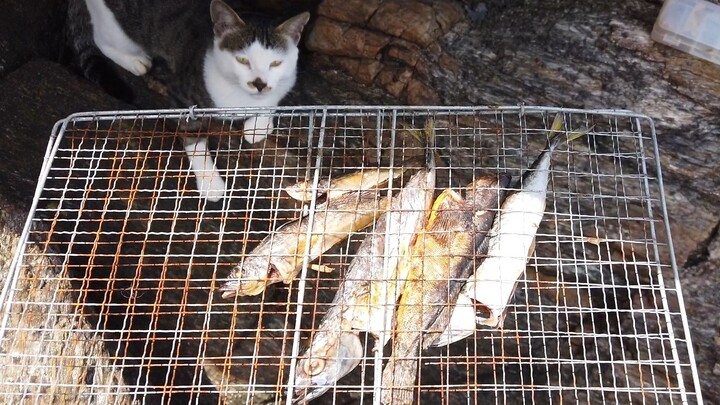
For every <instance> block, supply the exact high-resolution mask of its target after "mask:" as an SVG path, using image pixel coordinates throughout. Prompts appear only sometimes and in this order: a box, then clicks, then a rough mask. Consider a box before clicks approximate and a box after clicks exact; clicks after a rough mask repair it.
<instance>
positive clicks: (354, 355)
mask: <svg viewBox="0 0 720 405" xmlns="http://www.w3.org/2000/svg"><path fill="white" fill-rule="evenodd" d="M434 189H435V170H434V168H433V169H423V170H421V171H419V172H418V173H416V174H415V175H413V176H412V177H411V178H410V179H409V180H408V181H407V183H406V184H405V186H404V187H403V189H402V190H401V191H400V192H399V193H398V195H396V196H395V197H394V198H393V202H392V204H391V206H390V208H389V209H388V211H387V212H386V213H385V214H383V215H382V216H381V217H380V219H379V220H378V221H377V223H376V224H375V227H374V229H372V233H371V234H370V235H368V236H367V237H366V238H365V240H364V241H363V243H362V244H361V245H360V247H359V248H358V251H357V253H356V254H355V258H354V259H353V261H352V262H351V263H350V266H349V267H348V270H347V273H346V274H345V277H344V278H343V280H342V282H341V284H340V286H339V288H338V292H337V294H336V295H335V299H334V300H333V303H332V305H331V309H330V310H329V311H328V313H327V314H326V315H325V316H324V317H323V319H322V321H321V322H320V326H319V327H318V328H317V331H316V332H315V334H314V335H313V338H312V340H311V344H310V347H309V348H308V349H307V350H306V351H305V352H304V353H303V355H302V356H300V359H299V360H298V363H297V366H296V369H295V376H294V378H295V387H296V394H295V395H296V397H295V401H296V402H306V401H310V400H312V399H314V398H317V397H319V396H320V395H322V394H323V393H325V392H326V391H327V390H328V389H330V387H332V385H333V384H334V383H335V382H336V381H337V380H339V379H340V378H342V377H343V376H345V375H346V374H348V373H349V372H350V371H352V370H353V369H354V368H355V367H357V365H358V364H360V361H361V359H362V357H363V356H362V355H363V354H364V351H363V350H362V345H361V344H360V338H359V336H358V333H359V331H364V332H368V333H371V334H372V335H373V336H375V338H376V340H377V341H378V342H377V344H378V345H379V346H380V347H382V346H384V345H385V343H386V341H387V338H386V337H381V334H382V332H384V330H388V329H389V327H390V325H391V324H390V322H391V321H392V309H393V308H394V303H395V301H396V300H397V295H396V293H395V292H394V291H395V289H396V287H397V285H395V284H393V285H388V283H389V282H390V281H391V280H393V278H394V277H397V272H396V267H397V263H398V261H399V258H400V257H402V255H404V254H406V253H405V252H406V251H407V250H408V249H409V247H410V245H411V244H412V241H413V240H414V238H415V235H416V234H417V232H418V231H419V230H420V229H421V227H422V224H423V223H424V222H425V217H426V215H427V211H428V209H429V208H430V205H431V203H432V196H433V194H434ZM381 287H382V288H381ZM372 291H379V292H378V293H375V294H373V293H372ZM391 291H392V293H391ZM387 335H388V336H389V334H387ZM358 345H360V346H359V347H358ZM358 354H359V355H358Z"/></svg>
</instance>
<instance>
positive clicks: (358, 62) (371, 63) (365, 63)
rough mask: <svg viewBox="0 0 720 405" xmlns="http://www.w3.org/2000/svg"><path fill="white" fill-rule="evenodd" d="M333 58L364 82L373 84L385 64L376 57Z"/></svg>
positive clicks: (354, 76) (359, 80) (350, 73)
mask: <svg viewBox="0 0 720 405" xmlns="http://www.w3.org/2000/svg"><path fill="white" fill-rule="evenodd" d="M332 60H333V61H334V62H335V63H336V64H337V65H338V66H340V67H341V68H342V69H343V70H344V71H345V72H347V73H348V74H349V75H351V76H352V77H353V78H355V80H357V81H358V82H360V83H362V84H371V83H372V82H373V81H374V80H375V78H376V77H377V75H378V73H380V71H381V70H382V68H383V64H382V63H380V62H378V61H376V60H374V59H365V58H346V57H343V56H334V57H332Z"/></svg>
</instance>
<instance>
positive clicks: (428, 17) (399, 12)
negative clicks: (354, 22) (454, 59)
mask: <svg viewBox="0 0 720 405" xmlns="http://www.w3.org/2000/svg"><path fill="white" fill-rule="evenodd" d="M368 26H369V27H370V28H373V29H376V30H378V31H382V32H385V33H386V34H390V35H392V36H394V37H398V38H403V39H406V40H408V41H410V42H414V43H416V44H418V45H420V46H422V47H426V46H428V45H430V44H431V43H432V42H433V41H435V40H437V39H438V38H439V37H440V35H442V30H441V29H440V24H438V22H437V21H436V20H435V10H433V8H432V6H430V5H427V4H424V3H421V2H419V1H414V0H385V1H383V2H382V3H380V7H378V9H377V11H376V12H375V14H374V15H373V16H372V18H371V19H370V22H369V23H368Z"/></svg>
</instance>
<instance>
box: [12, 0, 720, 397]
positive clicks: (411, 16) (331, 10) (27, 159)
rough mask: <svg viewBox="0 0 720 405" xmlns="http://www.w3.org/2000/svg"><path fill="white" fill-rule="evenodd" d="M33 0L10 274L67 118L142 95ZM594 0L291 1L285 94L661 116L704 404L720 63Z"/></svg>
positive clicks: (17, 41) (16, 52)
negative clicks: (84, 63)
mask: <svg viewBox="0 0 720 405" xmlns="http://www.w3.org/2000/svg"><path fill="white" fill-rule="evenodd" d="M25 3H27V2H11V1H0V6H2V7H3V10H5V12H4V13H3V15H2V16H0V22H2V23H0V94H2V97H1V98H0V116H2V117H3V125H2V126H0V138H1V139H2V143H3V145H4V147H3V148H2V149H0V173H2V181H1V182H0V198H1V199H2V201H3V216H2V217H0V219H1V220H2V221H3V222H2V224H0V225H2V232H3V234H2V239H0V241H2V258H0V265H1V266H0V267H1V271H0V279H2V280H4V279H5V277H6V275H7V269H8V267H9V261H10V257H11V251H12V247H13V245H14V243H15V241H16V240H17V235H18V234H19V232H20V229H21V225H22V223H23V220H24V218H22V217H23V215H24V213H26V212H27V211H28V209H29V205H30V202H31V201H32V196H33V193H34V188H35V183H36V179H37V176H38V173H39V171H40V167H41V165H42V160H43V156H44V153H45V150H46V147H47V142H48V136H49V134H50V130H51V129H52V127H53V125H54V124H55V122H56V121H57V120H59V119H62V118H64V117H66V116H67V115H69V114H71V113H73V112H78V111H90V110H116V109H127V108H132V107H133V106H132V105H130V104H128V103H127V102H124V101H120V100H116V99H114V98H112V97H110V96H108V95H107V94H105V93H103V92H102V90H101V89H99V88H98V87H97V86H95V85H93V84H91V83H89V82H87V81H85V80H84V79H82V78H81V77H79V76H78V74H77V73H76V71H77V70H76V68H75V67H73V66H72V64H71V63H70V62H69V61H70V58H68V55H67V53H66V52H65V51H64V48H63V46H62V44H63V39H62V25H63V19H64V15H65V2H64V1H61V0H42V1H38V2H34V3H33V4H32V5H30V3H27V4H25ZM257 3H261V4H264V7H266V11H277V10H278V9H280V10H283V11H287V10H285V9H284V8H285V7H286V6H285V2H283V1H273V2H257ZM586 3H587V4H586ZM586 3H579V2H575V1H571V0H550V1H544V2H542V3H539V2H536V3H532V2H530V4H528V2H525V1H520V0H505V1H501V0H490V1H484V2H482V1H477V0H466V1H457V2H453V1H435V0H417V1H415V0H384V1H381V0H373V1H361V0H346V1H342V2H340V1H336V0H324V1H304V2H294V5H293V7H294V9H293V10H291V11H292V12H295V11H296V10H295V9H297V8H300V6H303V7H307V8H310V9H312V10H313V13H314V15H313V19H312V20H311V24H310V25H309V27H308V30H307V32H306V35H305V39H304V47H305V48H304V49H303V51H304V54H303V59H302V61H301V72H300V76H299V81H298V86H297V88H296V90H295V91H294V92H293V93H292V94H291V96H290V97H289V98H288V100H287V102H288V103H289V104H376V103H377V104H398V103H408V104H460V105H516V104H518V103H525V104H528V105H551V106H563V107H581V108H626V109H630V110H634V111H638V112H642V113H645V114H647V115H649V116H651V117H652V118H653V119H654V120H655V124H656V128H657V132H658V144H659V148H660V156H661V163H662V169H663V175H664V179H665V192H666V197H667V204H668V212H669V218H670V223H671V228H672V235H673V238H674V246H675V253H676V259H677V263H678V265H679V267H680V281H681V284H682V289H683V293H684V299H685V307H686V310H687V314H688V321H689V324H690V330H691V331H692V334H693V335H692V338H693V347H694V349H695V356H696V363H697V366H698V369H699V372H700V380H701V385H702V389H703V392H704V395H705V401H706V403H714V401H716V399H715V398H720V391H719V388H718V387H720V318H719V317H718V316H717V310H718V308H720V295H719V294H717V288H718V286H720V269H719V267H720V233H719V232H718V227H719V225H720V211H719V210H718V209H717V204H716V200H717V198H718V197H720V193H719V192H718V190H720V174H718V172H717V168H718V158H717V154H718V153H720V119H719V118H718V117H720V114H718V113H720V102H719V101H718V97H717V95H718V94H720V66H715V65H712V64H710V63H708V62H704V61H701V60H699V59H696V58H694V57H691V56H689V55H686V54H683V53H681V52H679V51H675V50H673V49H671V48H668V47H665V46H662V45H659V44H656V43H654V42H653V41H652V40H651V39H650V36H649V33H650V31H651V29H652V24H653V21H654V19H655V17H656V16H657V13H658V11H659V8H660V6H661V2H660V1H653V0H631V1H626V2H614V1H595V2H586ZM246 7H248V8H252V7H253V5H252V4H250V5H247V3H246ZM139 85H142V82H141V83H140V84H139ZM328 89H332V91H328ZM33 288H34V287H33ZM49 288H52V289H55V290H57V286H53V287H49ZM40 289H42V288H40ZM64 289H65V288H61V290H64ZM39 299H41V300H43V299H45V298H39ZM54 299H55V300H56V301H58V302H62V301H63V300H65V301H66V302H72V300H73V299H74V298H73V297H72V296H71V295H68V296H62V297H55V298H54ZM62 308H63V307H59V309H58V310H62ZM74 321H75V318H73V317H68V318H67V319H64V320H62V321H61V322H65V324H64V325H73V324H72V322H74ZM65 327H66V328H77V329H78V330H83V328H87V325H75V326H65ZM80 335H81V336H85V334H82V333H81V334H80ZM53 340H57V341H64V340H68V341H70V343H69V344H70V345H75V346H73V347H76V348H81V349H77V350H76V351H75V352H76V353H84V354H83V356H87V355H88V354H87V353H97V352H96V350H98V349H97V347H96V346H92V344H91V343H90V344H89V345H90V346H87V345H88V343H87V342H86V341H84V340H83V339H78V342H73V341H72V339H68V338H67V336H64V335H59V336H57V337H54V338H53ZM14 341H17V339H14ZM88 347H89V348H88ZM3 349H4V350H5V351H6V352H8V351H11V350H18V349H17V348H7V347H5V348H3ZM46 349H47V350H56V349H57V348H56V347H55V346H52V345H48V346H47V347H46ZM33 350H35V349H33ZM66 350H71V349H66ZM72 350H74V349H72ZM95 355H96V354H91V356H95ZM98 357H99V356H98ZM7 358H10V357H6V359H7ZM83 367H85V370H86V371H85V372H80V373H79V374H77V375H76V376H75V378H77V379H78V380H79V381H81V382H80V383H78V384H80V385H82V384H85V385H88V386H92V383H93V382H94V383H102V382H103V381H110V380H112V379H113V378H116V376H115V375H113V374H112V373H109V374H107V375H103V374H102V373H99V374H98V373H95V372H94V371H93V372H90V371H88V370H93V369H95V368H102V364H100V363H98V364H95V363H92V364H86V365H83ZM88 375H91V376H94V377H93V378H95V379H94V380H93V379H92V378H88ZM37 378H40V377H37ZM56 394H57V398H64V399H65V400H66V402H67V403H72V402H73V401H75V400H76V398H75V397H74V396H71V395H70V394H68V393H67V392H57V393H56ZM78 395H79V394H78ZM79 398H80V399H77V400H81V399H82V395H80V396H79ZM567 399H571V398H567ZM108 402H111V403H112V399H111V400H108Z"/></svg>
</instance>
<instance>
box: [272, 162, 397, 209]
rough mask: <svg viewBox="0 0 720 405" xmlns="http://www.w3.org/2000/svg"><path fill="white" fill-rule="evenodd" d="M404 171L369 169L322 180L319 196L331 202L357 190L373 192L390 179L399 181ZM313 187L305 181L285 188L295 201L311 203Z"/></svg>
mask: <svg viewBox="0 0 720 405" xmlns="http://www.w3.org/2000/svg"><path fill="white" fill-rule="evenodd" d="M403 171H404V170H402V169H393V170H391V169H379V168H378V169H372V168H367V169H363V170H360V171H357V172H353V173H349V174H346V175H344V176H340V177H338V178H336V179H332V180H329V179H322V180H320V181H318V185H317V195H318V196H320V195H325V196H326V198H327V199H328V200H330V199H333V198H337V197H338V196H341V195H343V194H346V193H348V192H351V191H355V190H373V189H375V188H377V187H378V186H379V185H380V184H383V183H386V182H388V181H389V179H390V178H393V179H397V178H398V177H400V176H401V175H402V174H403ZM312 186H313V185H312V180H304V181H301V182H299V183H295V184H293V185H291V186H288V187H285V192H286V193H288V195H289V196H290V197H292V198H293V199H295V200H298V201H310V200H311V199H312V198H313V193H312Z"/></svg>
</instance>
